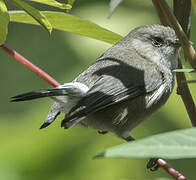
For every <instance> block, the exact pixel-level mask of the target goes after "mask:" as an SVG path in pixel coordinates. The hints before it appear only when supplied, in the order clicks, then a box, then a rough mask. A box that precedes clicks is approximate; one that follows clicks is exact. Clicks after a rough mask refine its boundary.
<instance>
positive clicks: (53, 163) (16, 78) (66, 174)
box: [0, 0, 196, 180]
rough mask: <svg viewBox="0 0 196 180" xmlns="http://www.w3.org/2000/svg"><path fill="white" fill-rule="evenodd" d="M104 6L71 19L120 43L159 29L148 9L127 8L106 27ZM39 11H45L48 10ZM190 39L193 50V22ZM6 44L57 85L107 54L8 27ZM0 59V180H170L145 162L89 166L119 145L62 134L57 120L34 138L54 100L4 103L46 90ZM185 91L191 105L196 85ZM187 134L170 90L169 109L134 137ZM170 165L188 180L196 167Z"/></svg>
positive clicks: (104, 138) (78, 9)
mask: <svg viewBox="0 0 196 180" xmlns="http://www.w3.org/2000/svg"><path fill="white" fill-rule="evenodd" d="M108 3H109V1H104V0H102V1H101V0H99V1H92V0H88V1H82V0H76V3H75V5H74V8H73V10H72V11H71V13H72V14H74V15H77V16H79V17H82V18H85V19H88V20H91V21H93V22H95V23H97V24H99V25H101V26H103V27H106V28H108V29H110V30H112V31H114V32H117V33H119V34H121V35H123V36H124V35H126V34H127V33H128V32H129V31H130V30H132V29H133V28H135V27H137V26H140V25H144V24H154V23H159V21H158V18H157V16H156V13H155V11H154V9H153V5H152V3H151V1H143V0H137V1H128V0H127V1H124V2H123V3H122V4H121V6H120V7H119V8H118V9H117V10H116V11H115V13H114V14H113V16H112V17H111V18H110V19H107V16H108ZM10 7H11V6H10ZM36 7H39V9H44V8H45V9H48V7H46V6H44V7H42V6H40V5H37V6H36ZM11 8H12V7H11ZM50 9H51V10H54V9H52V8H50ZM65 23H66V22H65ZM191 32H192V34H191V40H192V41H193V42H196V35H195V34H194V32H196V16H195V15H193V20H192V30H191ZM6 43H7V44H8V46H9V47H11V48H13V49H15V50H17V51H18V52H20V53H21V54H22V55H24V56H25V57H26V58H28V59H29V60H30V61H32V62H33V63H34V64H36V65H38V66H39V67H41V68H42V69H44V70H45V71H46V72H48V73H49V74H50V75H51V76H53V77H54V78H55V79H56V80H57V81H59V82H60V83H65V82H69V81H71V80H73V79H74V78H75V77H76V76H77V75H78V74H79V73H81V72H82V71H83V70H84V69H85V68H87V67H88V66H89V65H90V64H91V63H92V62H93V61H94V60H95V59H96V58H97V57H98V56H100V55H101V54H102V53H103V52H104V51H105V50H106V49H107V48H109V47H110V46H111V45H110V44H106V43H103V42H100V41H97V40H93V39H89V38H86V37H81V36H79V35H75V34H71V33H66V32H60V31H54V32H53V33H52V35H51V36H50V37H49V36H48V34H47V33H46V32H45V30H43V28H40V27H38V26H32V25H24V24H17V23H10V25H9V35H8V38H7V42H6ZM0 59H1V71H0V77H1V78H0V82H1V94H0V99H1V105H0V107H1V108H0V136H1V140H0V179H2V180H23V179H24V180H26V179H28V180H31V179H32V180H34V179H37V180H39V179H40V180H44V179H47V180H54V179H55V180H65V179H70V180H78V179H80V180H91V179H92V180H100V179H104V180H106V179H107V180H144V179H145V180H148V179H149V180H152V179H153V180H154V179H156V180H164V179H166V178H167V179H169V177H168V175H167V174H166V173H165V172H164V171H163V170H162V169H160V170H159V171H157V172H154V173H153V172H150V171H148V170H146V168H145V165H146V162H147V159H143V160H142V159H128V160H125V159H101V160H93V159H92V157H93V156H94V155H96V154H97V153H100V152H102V151H103V150H105V149H106V148H108V147H111V146H114V145H117V144H121V143H124V142H123V141H122V140H120V139H118V138H116V137H115V136H114V135H113V134H106V135H99V134H98V133H97V132H96V131H94V130H92V129H85V128H82V127H76V128H73V129H70V130H64V129H63V128H60V121H61V119H62V116H60V117H58V119H57V120H56V122H54V123H53V124H52V125H51V126H49V127H48V128H46V129H44V130H39V127H40V125H41V124H42V122H43V121H44V119H45V117H46V115H47V113H48V111H49V109H50V106H51V104H52V103H53V102H52V100H50V99H40V100H35V101H31V102H21V103H10V102H9V98H10V97H11V96H14V95H17V94H20V93H23V92H27V91H31V90H37V89H45V88H50V86H49V85H48V84H47V83H46V82H44V81H43V80H41V79H40V78H39V77H37V76H35V75H34V74H33V73H31V72H29V70H27V69H25V68H24V67H23V66H21V65H20V64H19V63H18V62H16V61H15V60H13V59H12V58H11V57H10V56H8V55H7V54H5V53H4V52H3V51H0ZM193 78H196V76H194V75H193V74H189V75H188V79H193ZM190 87H191V92H192V93H193V96H194V97H195V95H196V91H195V90H196V84H191V85H190ZM190 126H191V124H190V122H189V119H188V116H187V114H186V111H185V108H184V105H183V103H182V100H181V99H180V97H179V96H178V95H176V89H175V90H174V92H173V94H172V97H171V98H170V99H169V101H168V102H167V104H166V105H165V106H164V107H163V108H161V110H159V111H158V112H157V113H155V114H154V115H153V116H152V117H151V118H150V119H148V120H146V121H145V122H144V123H142V124H140V125H139V126H138V127H137V128H136V129H134V130H133V131H132V133H131V134H132V136H134V137H135V138H136V139H137V138H138V139H139V138H142V137H146V136H150V135H153V134H157V133H162V132H166V131H171V130H174V129H182V128H187V127H190ZM169 163H170V164H171V165H172V166H174V167H175V168H176V169H178V170H179V171H181V172H182V173H184V174H185V175H186V176H187V177H189V178H190V179H196V173H195V167H196V160H195V159H186V160H170V161H169Z"/></svg>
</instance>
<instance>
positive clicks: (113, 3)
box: [108, 0, 123, 18]
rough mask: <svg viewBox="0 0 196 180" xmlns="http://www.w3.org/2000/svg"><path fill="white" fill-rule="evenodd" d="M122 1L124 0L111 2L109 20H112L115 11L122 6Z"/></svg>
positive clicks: (112, 0) (111, 0)
mask: <svg viewBox="0 0 196 180" xmlns="http://www.w3.org/2000/svg"><path fill="white" fill-rule="evenodd" d="M122 1H123V0H110V4H109V15H108V18H110V17H111V16H112V14H113V13H114V11H115V9H116V8H117V7H118V6H119V5H120V3H121V2H122Z"/></svg>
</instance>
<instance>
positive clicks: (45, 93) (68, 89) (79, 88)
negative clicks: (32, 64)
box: [11, 82, 88, 102]
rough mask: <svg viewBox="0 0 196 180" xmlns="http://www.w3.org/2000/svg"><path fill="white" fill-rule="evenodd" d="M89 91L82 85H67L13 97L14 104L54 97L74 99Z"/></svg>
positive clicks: (76, 83) (75, 83)
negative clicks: (70, 97)
mask: <svg viewBox="0 0 196 180" xmlns="http://www.w3.org/2000/svg"><path fill="white" fill-rule="evenodd" d="M87 91H88V87H87V86H85V85H84V84H82V83H79V82H74V83H66V84H64V85H62V86H59V87H57V88H53V89H47V90H41V91H31V92H27V93H24V94H20V95H17V96H14V97H11V101H12V102H17V101H28V100H32V99H38V98H43V97H54V96H67V95H68V96H72V97H82V96H84V95H85V94H86V92H87Z"/></svg>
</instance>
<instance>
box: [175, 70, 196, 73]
mask: <svg viewBox="0 0 196 180" xmlns="http://www.w3.org/2000/svg"><path fill="white" fill-rule="evenodd" d="M173 72H184V73H192V72H196V70H195V69H174V70H173Z"/></svg>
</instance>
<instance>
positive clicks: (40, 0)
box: [31, 0, 72, 10]
mask: <svg viewBox="0 0 196 180" xmlns="http://www.w3.org/2000/svg"><path fill="white" fill-rule="evenodd" d="M31 1H33V2H37V3H41V4H46V5H48V6H53V7H56V8H60V9H66V10H70V9H71V8H72V5H70V4H65V3H59V2H57V1H55V0H31Z"/></svg>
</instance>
